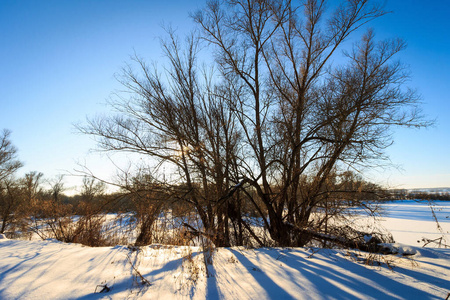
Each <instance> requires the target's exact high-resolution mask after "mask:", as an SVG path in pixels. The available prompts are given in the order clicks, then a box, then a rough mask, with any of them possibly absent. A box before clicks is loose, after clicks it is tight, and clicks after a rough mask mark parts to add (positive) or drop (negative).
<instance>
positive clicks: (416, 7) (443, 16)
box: [0, 0, 450, 188]
mask: <svg viewBox="0 0 450 300" xmlns="http://www.w3.org/2000/svg"><path fill="white" fill-rule="evenodd" d="M203 4H204V1H203V0H195V1H192V0H189V1H182V0H179V1H143V0H142V1H137V0H131V1H125V0H123V1H115V0H112V1H111V0H110V1H106V0H104V1H101V0H97V1H85V0H80V1H59V0H53V1H50V0H46V1H32V0H23V1H14V0H2V1H0V129H3V128H8V129H10V130H12V136H11V138H12V141H13V144H14V145H15V146H16V147H17V148H18V149H19V158H20V159H21V160H22V161H23V162H24V163H25V166H24V167H23V168H22V170H21V173H20V174H24V173H26V172H29V171H33V170H36V171H40V172H43V173H44V175H45V176H46V177H47V178H52V177H54V176H56V175H57V174H62V173H66V171H72V172H73V169H74V168H77V164H76V163H77V161H79V162H82V163H83V162H84V161H86V163H87V164H88V166H90V167H91V169H92V170H93V171H94V172H96V173H97V174H99V175H100V176H103V177H105V176H110V175H111V173H112V172H113V168H112V166H111V165H110V164H109V161H108V160H107V159H106V158H105V157H104V156H102V155H100V154H95V153H94V154H93V153H89V149H91V148H95V143H94V141H92V140H91V139H90V138H89V137H86V136H83V135H79V134H76V130H75V129H74V127H73V124H74V123H78V122H83V121H84V120H85V118H86V116H95V115H96V114H101V113H107V112H108V111H109V108H108V107H107V106H105V105H104V103H105V101H106V99H107V98H108V97H109V95H110V94H111V93H112V92H114V90H116V89H119V88H120V85H119V84H118V83H117V82H116V80H115V79H114V74H115V73H117V72H119V71H120V68H121V67H122V66H123V65H124V64H125V62H127V61H129V56H130V55H131V54H133V52H134V51H136V53H138V54H139V55H141V56H143V57H145V58H148V59H151V60H158V59H159V58H161V57H162V56H161V51H160V47H159V41H158V37H159V36H161V35H163V30H162V29H161V26H160V25H161V24H162V23H163V22H164V23H171V24H172V25H173V26H174V27H176V28H179V32H180V33H182V32H183V31H184V30H187V29H188V28H191V27H193V23H192V21H191V20H190V18H189V16H188V13H189V12H192V11H194V10H196V9H197V8H200V7H202V6H203ZM386 9H387V10H392V11H394V13H392V14H389V15H387V16H385V17H383V18H382V19H380V20H377V21H376V22H373V23H372V24H371V26H372V27H374V29H375V32H376V33H377V37H379V38H384V37H395V36H399V37H402V38H404V39H405V40H406V41H407V42H408V48H407V50H405V51H403V53H401V55H400V59H401V60H402V61H403V62H405V63H407V64H409V65H410V69H411V72H412V80H411V83H410V85H411V86H412V87H416V88H417V89H418V91H419V93H420V94H421V95H422V98H423V101H424V105H423V108H424V113H425V114H426V115H428V116H429V117H430V118H432V119H437V122H436V125H435V126H434V127H432V128H429V129H422V130H414V129H409V130H406V129H400V130H397V131H396V133H395V135H394V138H395V144H394V145H393V146H392V147H391V148H390V149H389V150H388V153H389V154H390V157H391V160H392V162H393V163H394V164H397V165H399V166H400V167H401V169H395V168H391V169H389V170H386V171H381V172H379V173H372V174H371V177H372V178H373V179H374V180H377V181H379V182H380V183H383V184H389V185H390V186H396V187H406V188H410V187H439V186H450V157H449V153H450V151H449V149H450V134H449V133H450V120H449V118H448V116H449V112H450V97H449V96H448V93H447V90H446V87H447V85H448V84H450V75H449V71H448V70H449V69H450V57H449V54H450V33H449V32H448V31H449V30H450V21H449V18H448V16H449V15H450V4H448V3H447V2H446V1H439V0H434V1H419V0H412V1H400V0H396V1H393V0H391V1H388V2H387V5H386ZM77 182H78V179H76V178H69V177H67V179H66V186H67V187H70V186H73V185H76V184H77Z"/></svg>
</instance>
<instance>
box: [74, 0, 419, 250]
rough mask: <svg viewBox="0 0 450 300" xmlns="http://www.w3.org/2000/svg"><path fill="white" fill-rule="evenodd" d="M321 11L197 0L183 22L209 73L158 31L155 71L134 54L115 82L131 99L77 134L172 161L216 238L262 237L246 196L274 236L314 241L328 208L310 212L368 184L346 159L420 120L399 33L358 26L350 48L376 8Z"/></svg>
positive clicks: (361, 2) (365, 155) (372, 153)
mask: <svg viewBox="0 0 450 300" xmlns="http://www.w3.org/2000/svg"><path fill="white" fill-rule="evenodd" d="M327 7H328V5H327V1H321V0H308V1H299V2H294V1H271V0H246V1H244V0H216V1H208V2H207V5H206V7H205V8H204V9H203V10H200V11H198V12H196V13H195V14H193V19H194V21H195V22H196V23H197V24H198V25H199V27H200V38H201V40H203V42H205V43H206V44H207V45H208V48H207V49H208V50H211V51H212V53H213V54H214V61H215V64H214V65H215V68H216V70H217V71H216V72H203V71H202V70H201V69H199V68H198V54H199V53H200V47H199V40H198V39H197V38H196V37H195V36H191V37H189V38H188V39H187V43H186V44H185V45H184V46H183V45H182V44H181V43H179V41H178V40H177V39H176V38H175V36H174V34H173V33H170V38H169V40H168V41H165V42H163V44H162V45H163V49H164V51H165V54H166V56H167V58H168V61H169V67H168V68H166V69H164V71H165V73H164V74H165V75H166V76H165V77H164V76H162V75H161V73H160V72H159V70H158V69H157V68H156V67H153V68H152V67H149V66H148V65H146V64H145V62H144V61H143V60H142V59H139V58H136V59H135V62H137V65H138V67H139V72H135V71H134V70H133V68H132V67H127V68H125V69H124V72H123V77H121V82H122V84H123V85H124V86H125V87H126V88H127V89H128V91H129V92H130V94H129V95H130V97H129V98H125V97H124V96H120V97H119V98H118V99H116V101H114V102H113V103H112V105H113V107H114V108H115V109H116V110H117V112H118V113H119V114H118V115H116V116H115V117H111V118H103V119H96V120H90V121H89V124H88V125H87V126H86V127H84V128H81V130H82V131H83V132H85V133H88V134H93V135H96V136H97V137H99V143H100V146H101V147H102V148H103V149H104V150H108V151H131V152H137V153H141V154H145V155H149V156H151V157H153V158H155V159H158V161H159V162H160V163H170V164H173V165H174V166H176V169H177V171H178V173H179V175H180V177H179V180H178V183H177V185H178V188H179V187H184V190H182V191H181V192H180V193H179V194H178V197H179V198H180V199H182V200H184V201H186V202H187V203H189V204H191V205H192V206H193V207H195V209H196V211H197V213H198V214H199V216H200V219H201V221H202V227H203V228H202V229H201V230H203V232H202V233H203V234H204V235H206V236H208V237H210V238H211V239H212V240H213V241H214V243H216V245H230V244H241V243H242V238H239V235H241V236H242V232H243V231H244V230H245V231H246V232H248V233H249V234H250V235H251V236H252V237H253V238H254V239H255V240H257V241H258V242H259V243H260V244H263V243H264V242H262V241H261V239H260V237H258V235H256V234H255V232H254V231H253V230H252V228H251V226H249V225H248V223H247V222H245V220H244V219H245V218H244V217H243V213H242V207H243V206H242V205H243V202H242V201H244V200H245V203H250V204H251V205H252V207H253V210H254V211H256V213H257V214H258V216H259V217H260V219H261V220H262V222H263V225H264V227H265V229H266V230H267V231H268V232H269V234H270V237H271V239H272V240H273V241H274V242H275V244H276V245H279V246H303V245H305V244H306V243H308V242H309V241H311V239H314V238H315V237H322V238H323V237H324V236H323V232H324V231H325V232H327V231H328V228H327V226H326V225H325V229H324V228H323V226H322V224H327V222H323V221H324V220H325V219H327V218H328V217H329V216H328V214H327V213H325V214H321V213H318V214H315V215H314V217H313V213H314V212H316V211H317V209H318V208H320V209H321V208H323V207H328V204H329V203H334V205H335V206H336V205H338V206H339V205H342V206H348V205H349V202H348V201H347V200H348V197H349V195H352V194H353V195H354V193H355V192H358V193H362V192H364V189H365V188H368V187H370V188H369V189H370V190H373V185H368V184H363V181H361V180H360V181H358V182H359V184H358V186H357V188H356V191H355V190H351V189H350V188H349V186H356V185H355V184H346V183H348V182H349V181H348V174H349V173H348V170H349V168H350V169H357V168H358V167H359V166H367V165H371V164H373V163H374V162H375V161H377V160H379V159H383V158H384V157H385V156H384V149H385V148H386V147H387V146H389V145H390V144H391V134H390V133H391V128H392V127H394V126H416V127H422V126H426V125H427V122H425V121H423V119H422V117H421V115H420V110H419V109H418V97H417V96H416V94H415V93H414V91H412V90H410V89H408V88H407V87H406V86H405V83H406V81H407V79H408V74H407V72H406V71H405V69H404V67H403V65H402V64H401V63H399V62H398V61H396V60H394V56H395V55H396V54H397V53H398V52H399V51H401V50H403V49H404V48H405V43H404V42H403V41H402V40H399V39H393V40H387V41H376V40H375V35H374V33H373V31H372V30H370V29H369V30H367V31H366V32H365V33H364V34H362V36H361V39H360V41H359V42H358V43H355V44H354V45H353V47H352V48H351V49H350V50H348V49H349V47H348V45H347V44H345V42H346V41H347V40H348V38H349V37H350V36H351V35H355V34H356V33H358V32H359V31H361V27H362V26H363V25H365V24H366V23H367V22H370V21H371V20H373V19H376V18H379V17H381V16H383V15H384V14H385V13H386V12H385V11H384V10H383V8H382V6H380V5H379V4H377V3H376V2H375V1H369V0H348V1H342V2H341V3H340V4H339V5H338V6H337V7H336V8H334V10H331V11H329V10H326V9H327ZM344 46H345V47H344ZM344 49H347V51H346V52H344V58H342V57H341V53H342V51H341V50H344ZM335 60H336V61H337V62H335V64H334V65H333V64H332V62H333V61H335ZM354 182H355V181H354V180H353V181H351V183H354ZM344 187H345V189H344V190H340V189H341V188H344ZM351 197H353V196H351ZM353 198H354V199H357V198H358V197H353ZM341 200H342V201H341ZM335 208H336V207H335ZM334 211H341V210H340V209H334ZM230 228H233V230H234V233H237V234H235V235H234V237H235V238H234V240H233V241H231V239H230V237H232V236H233V234H232V233H230ZM199 230H200V229H199Z"/></svg>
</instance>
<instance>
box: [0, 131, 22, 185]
mask: <svg viewBox="0 0 450 300" xmlns="http://www.w3.org/2000/svg"><path fill="white" fill-rule="evenodd" d="M10 135H11V131H9V130H7V129H4V130H3V132H2V134H1V135H0V181H1V180H3V179H5V178H6V177H8V176H10V175H12V174H14V172H16V171H17V170H18V169H19V168H20V167H22V163H21V162H20V161H18V160H17V149H16V148H15V147H14V146H13V145H12V144H11V140H10Z"/></svg>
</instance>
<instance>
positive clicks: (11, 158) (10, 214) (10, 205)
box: [0, 129, 22, 233]
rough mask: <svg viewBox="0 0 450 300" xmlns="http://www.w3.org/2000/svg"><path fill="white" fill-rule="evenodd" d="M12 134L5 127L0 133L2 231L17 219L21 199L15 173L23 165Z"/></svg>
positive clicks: (0, 215) (0, 211) (0, 212)
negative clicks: (12, 140)
mask: <svg viewBox="0 0 450 300" xmlns="http://www.w3.org/2000/svg"><path fill="white" fill-rule="evenodd" d="M10 134H11V132H10V131H9V130H6V129H5V130H3V132H2V133H1V135H0V217H1V220H2V224H1V228H0V233H4V232H5V230H6V229H7V228H8V226H9V225H10V224H11V222H13V221H14V220H15V218H16V216H15V215H14V214H15V213H16V212H17V209H18V208H19V205H20V200H21V195H20V189H19V186H18V184H17V182H16V180H14V178H13V175H14V173H15V172H16V171H17V170H18V169H19V168H20V167H22V163H21V162H20V161H19V160H17V149H16V148H15V147H14V146H13V145H12V144H11V140H10Z"/></svg>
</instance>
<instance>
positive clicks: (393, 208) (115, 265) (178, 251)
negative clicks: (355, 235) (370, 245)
mask: <svg viewBox="0 0 450 300" xmlns="http://www.w3.org/2000/svg"><path fill="white" fill-rule="evenodd" d="M385 207H386V209H387V212H388V215H387V216H386V217H383V218H382V219H381V220H380V221H381V224H382V225H383V226H384V227H386V228H387V229H388V230H390V231H391V232H392V233H393V236H394V238H395V240H396V241H397V242H398V243H401V244H397V245H395V246H396V247H398V248H399V249H400V250H405V251H406V250H407V251H408V252H416V254H415V255H413V256H409V257H401V256H394V255H387V256H379V255H377V256H376V257H371V256H369V255H368V254H366V253H360V252H357V251H346V250H320V249H307V248H294V249H281V248H270V249H268V248H262V249H242V248H220V249H216V250H215V251H214V253H213V264H212V265H209V266H208V270H209V273H210V274H211V276H210V277H206V276H205V269H204V268H205V267H204V264H203V262H202V261H203V256H202V254H201V253H200V251H198V250H199V249H198V248H195V247H175V246H173V247H171V246H161V245H152V246H148V247H143V248H142V249H141V250H139V251H132V250H130V249H129V248H127V247H125V246H116V247H102V248H90V247H84V246H81V245H78V244H63V243H60V242H57V241H54V240H46V241H22V240H8V239H1V240H0V299H178V298H180V299H185V298H186V299H191V298H193V299H258V300H260V299H445V298H446V297H447V295H448V294H449V293H450V249H448V248H447V249H444V248H430V247H427V248H422V247H421V245H422V244H423V243H421V244H420V243H417V241H418V240H419V241H420V240H421V239H422V238H428V239H434V238H437V237H440V236H442V232H443V233H444V237H446V239H447V242H448V241H449V240H450V235H449V234H448V232H450V219H449V217H448V216H450V203H448V202H439V203H438V206H436V207H435V212H436V216H437V217H438V219H439V221H440V225H441V226H442V232H439V230H438V229H437V226H436V222H435V221H434V219H433V217H432V215H431V213H430V209H429V208H428V206H427V205H426V204H422V203H416V202H393V203H389V204H386V205H385ZM359 221H361V220H359ZM372 258H375V262H376V261H380V262H381V265H378V264H376V263H375V265H372V266H371V265H368V264H367V262H371V261H372ZM392 266H393V267H392ZM145 282H148V283H150V285H148V284H146V283H145ZM104 287H107V288H108V289H109V291H107V292H106V291H105V292H103V293H98V292H99V291H101V290H102V289H103V288H104ZM105 290H106V289H105ZM96 292H97V293H96Z"/></svg>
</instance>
